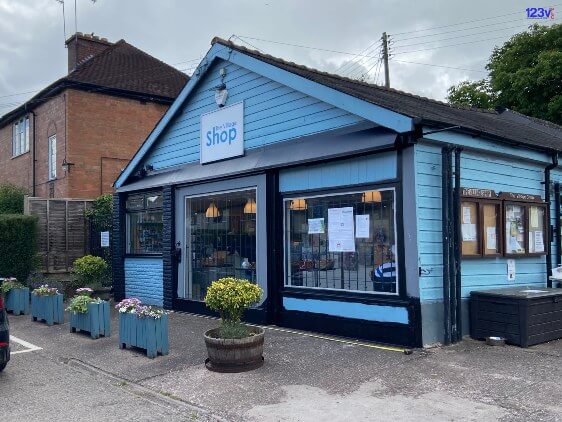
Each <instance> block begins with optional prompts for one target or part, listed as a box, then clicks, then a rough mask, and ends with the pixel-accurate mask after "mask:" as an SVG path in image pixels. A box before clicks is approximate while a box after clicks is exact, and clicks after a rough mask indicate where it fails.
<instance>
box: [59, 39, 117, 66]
mask: <svg viewBox="0 0 562 422" xmlns="http://www.w3.org/2000/svg"><path fill="white" fill-rule="evenodd" d="M65 44H66V47H67V48H68V73H70V72H72V71H73V70H74V69H76V68H77V67H78V66H80V65H81V64H82V63H84V62H85V61H86V60H88V59H89V58H91V57H93V56H95V55H96V54H99V53H101V52H102V51H103V50H105V49H106V48H107V47H109V46H112V45H113V43H111V42H109V41H107V38H100V37H98V36H96V35H94V33H93V32H92V33H91V34H83V33H81V32H77V33H76V34H74V35H72V36H71V37H70V38H69V39H67V40H66V42H65Z"/></svg>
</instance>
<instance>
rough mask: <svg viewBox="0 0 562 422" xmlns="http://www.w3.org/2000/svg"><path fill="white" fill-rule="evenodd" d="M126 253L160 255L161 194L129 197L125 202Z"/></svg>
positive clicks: (162, 225) (151, 193) (152, 193)
mask: <svg viewBox="0 0 562 422" xmlns="http://www.w3.org/2000/svg"><path fill="white" fill-rule="evenodd" d="M125 207H126V211H127V253H128V254H161V253H162V229H163V227H164V224H163V222H162V193H160V192H150V193H141V194H134V195H130V196H129V197H128V198H127V202H126V205H125Z"/></svg>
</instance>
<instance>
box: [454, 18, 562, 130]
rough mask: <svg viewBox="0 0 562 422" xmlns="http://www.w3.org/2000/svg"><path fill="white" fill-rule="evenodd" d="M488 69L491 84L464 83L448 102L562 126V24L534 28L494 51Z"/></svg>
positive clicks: (456, 87) (455, 90) (484, 82)
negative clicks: (501, 110)
mask: <svg viewBox="0 0 562 422" xmlns="http://www.w3.org/2000/svg"><path fill="white" fill-rule="evenodd" d="M486 69H487V70H488V71H489V72H490V76H489V82H486V80H482V81H477V82H461V83H460V84H458V85H456V86H453V87H451V88H450V89H449V96H448V97H447V99H448V100H449V101H450V102H451V103H452V104H460V105H470V106H474V107H478V106H481V105H484V107H485V108H492V107H494V106H503V107H507V108H510V109H512V110H515V111H518V112H520V113H523V114H527V115H529V116H533V117H538V118H540V119H545V120H550V121H552V122H554V123H557V124H562V24H557V25H552V26H550V27H545V26H540V25H533V26H532V27H530V28H529V30H527V31H525V32H522V33H519V34H517V35H514V36H513V37H512V38H511V39H510V40H509V41H507V42H506V43H504V44H503V46H501V47H496V48H495V49H494V51H493V52H492V55H491V57H490V60H489V62H488V64H487V65H486ZM488 83H489V88H490V91H489V92H487V89H486V84H488ZM486 93H488V94H489V95H490V97H489V100H490V102H489V104H488V105H487V106H486V102H487V101H486V95H485V94H486Z"/></svg>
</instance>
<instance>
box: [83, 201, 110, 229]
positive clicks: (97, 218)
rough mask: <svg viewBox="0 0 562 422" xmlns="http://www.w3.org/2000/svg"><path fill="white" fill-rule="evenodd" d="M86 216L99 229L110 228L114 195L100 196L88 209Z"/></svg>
mask: <svg viewBox="0 0 562 422" xmlns="http://www.w3.org/2000/svg"><path fill="white" fill-rule="evenodd" d="M86 216H87V217H88V219H89V220H90V221H91V222H92V223H93V224H94V225H95V226H96V227H97V228H98V229H99V230H101V231H104V230H109V229H110V228H111V220H112V216H113V197H112V196H111V195H109V194H108V195H101V196H98V197H97V198H96V199H95V200H94V202H93V203H92V207H91V208H90V209H88V210H87V211H86Z"/></svg>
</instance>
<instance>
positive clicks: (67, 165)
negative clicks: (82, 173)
mask: <svg viewBox="0 0 562 422" xmlns="http://www.w3.org/2000/svg"><path fill="white" fill-rule="evenodd" d="M73 165H74V163H70V162H68V161H66V157H64V158H63V159H62V169H63V170H64V171H66V172H67V173H70V168H71V167H72V166H73Z"/></svg>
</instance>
